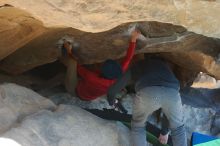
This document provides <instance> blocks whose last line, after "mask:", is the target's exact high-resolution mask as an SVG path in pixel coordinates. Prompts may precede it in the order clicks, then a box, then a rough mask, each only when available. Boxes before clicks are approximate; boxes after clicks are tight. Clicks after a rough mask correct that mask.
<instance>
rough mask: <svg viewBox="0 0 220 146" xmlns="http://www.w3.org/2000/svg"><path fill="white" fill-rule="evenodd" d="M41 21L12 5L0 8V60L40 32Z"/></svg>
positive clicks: (42, 29)
mask: <svg viewBox="0 0 220 146" xmlns="http://www.w3.org/2000/svg"><path fill="white" fill-rule="evenodd" d="M44 30H45V28H44V27H43V26H42V22H40V21H38V20H36V19H34V18H33V17H31V16H30V14H29V13H27V12H24V11H22V10H18V9H15V8H12V7H5V8H0V49H1V51H0V60H1V59H3V58H5V57H6V56H8V55H9V54H11V53H13V52H14V51H16V50H17V49H18V48H20V47H22V46H24V45H25V44H26V43H28V42H29V41H30V40H32V39H33V38H35V37H37V36H38V35H39V34H41V33H42V32H43V31H44Z"/></svg>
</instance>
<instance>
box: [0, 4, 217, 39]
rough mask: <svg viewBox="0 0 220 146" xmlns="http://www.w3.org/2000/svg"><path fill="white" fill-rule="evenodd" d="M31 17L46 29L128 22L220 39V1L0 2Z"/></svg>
mask: <svg viewBox="0 0 220 146" xmlns="http://www.w3.org/2000/svg"><path fill="white" fill-rule="evenodd" d="M4 4H10V5H12V6H14V7H17V8H20V9H23V10H25V11H27V12H29V13H31V14H32V15H33V16H34V17H35V18H36V19H38V20H40V21H42V22H43V23H44V25H45V26H47V27H53V26H66V27H73V28H76V29H80V30H83V31H88V32H100V31H105V30H109V29H111V28H113V27H115V26H118V25H120V24H122V23H125V22H134V21H159V22H167V23H172V24H175V25H182V26H184V27H186V28H187V29H188V30H189V31H193V32H195V33H199V34H203V35H205V36H210V37H216V38H220V29H219V26H220V19H219V18H220V16H219V14H220V0H1V1H0V5H4Z"/></svg>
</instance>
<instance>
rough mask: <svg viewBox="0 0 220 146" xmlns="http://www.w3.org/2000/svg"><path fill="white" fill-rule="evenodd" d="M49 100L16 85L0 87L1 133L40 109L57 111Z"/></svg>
mask: <svg viewBox="0 0 220 146" xmlns="http://www.w3.org/2000/svg"><path fill="white" fill-rule="evenodd" d="M55 108H56V106H55V105H54V104H53V103H52V102H51V101H50V100H48V99H46V98H44V97H42V96H40V95H39V94H37V93H35V92H33V91H32V90H30V89H27V88H25V87H21V86H18V85H16V84H2V85H0V133H3V132H5V131H6V130H8V129H9V128H11V127H13V126H15V125H16V122H19V121H21V120H22V119H23V118H24V117H26V116H27V115H31V114H33V113H35V112H37V111H38V110H40V109H55Z"/></svg>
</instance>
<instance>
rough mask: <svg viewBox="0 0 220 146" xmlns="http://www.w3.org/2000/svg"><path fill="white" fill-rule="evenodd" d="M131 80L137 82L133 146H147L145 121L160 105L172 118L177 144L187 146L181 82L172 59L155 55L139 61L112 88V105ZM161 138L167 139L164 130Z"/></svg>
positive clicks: (134, 100)
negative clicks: (172, 67) (170, 61)
mask: <svg viewBox="0 0 220 146" xmlns="http://www.w3.org/2000/svg"><path fill="white" fill-rule="evenodd" d="M129 82H135V91H136V94H135V97H134V98H133V111H132V122H131V143H132V146H147V142H146V130H145V126H146V125H145V123H146V121H147V118H148V116H149V115H151V114H152V112H153V111H156V110H157V109H159V108H161V109H162V111H163V113H164V114H165V115H166V117H167V119H168V121H169V129H170V130H171V137H172V142H173V145H174V146H187V139H186V130H185V126H184V123H183V112H182V102H181V98H180V94H179V88H180V84H179V81H178V79H177V78H176V77H175V75H174V73H173V71H172V69H171V68H170V66H169V63H168V62H166V61H165V60H164V59H162V58H160V57H157V56H155V55H152V56H150V55H149V56H148V57H146V58H145V60H142V61H140V62H138V63H136V64H135V65H134V66H132V67H131V68H130V69H129V70H128V71H127V72H126V73H124V75H123V76H121V77H120V78H119V79H118V80H117V81H116V82H115V83H114V84H113V85H112V86H111V87H110V88H109V90H108V94H107V99H108V102H109V104H110V105H113V104H114V101H115V96H116V94H117V93H118V92H119V91H120V90H121V89H123V88H124V87H125V86H126V85H128V83H129ZM159 140H160V141H161V142H162V143H163V141H166V140H164V137H163V135H162V134H161V135H160V137H159Z"/></svg>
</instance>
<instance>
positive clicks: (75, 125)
mask: <svg viewBox="0 0 220 146" xmlns="http://www.w3.org/2000/svg"><path fill="white" fill-rule="evenodd" d="M1 136H2V137H4V138H10V139H12V140H14V141H16V142H17V143H18V144H20V145H22V146H39V145H40V146H51V145H57V146H70V145H72V146H94V145H96V146H103V145H105V146H128V145H129V131H128V129H127V128H126V127H125V126H122V125H121V124H119V123H118V124H116V123H115V122H110V121H106V120H103V119H100V118H98V117H96V116H94V115H92V114H90V113H88V112H86V111H84V110H82V109H80V108H78V107H74V106H67V105H61V106H59V108H58V109H57V110H56V111H55V112H50V111H47V110H43V111H39V112H38V113H35V114H33V115H31V116H28V117H27V118H25V120H24V121H22V123H21V124H20V125H19V126H18V127H17V128H13V129H11V130H10V131H8V132H6V133H4V134H3V135H1Z"/></svg>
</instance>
